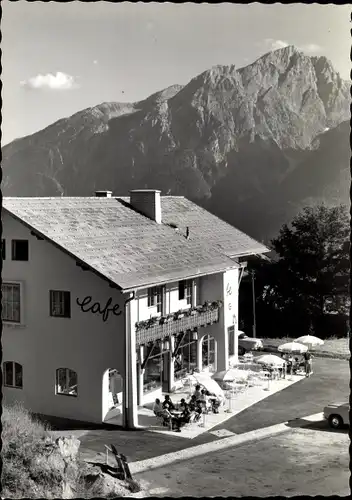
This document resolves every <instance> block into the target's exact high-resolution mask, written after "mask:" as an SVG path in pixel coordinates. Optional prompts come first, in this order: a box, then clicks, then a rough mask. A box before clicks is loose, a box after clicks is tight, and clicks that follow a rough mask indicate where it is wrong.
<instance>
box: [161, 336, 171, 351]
mask: <svg viewBox="0 0 352 500" xmlns="http://www.w3.org/2000/svg"><path fill="white" fill-rule="evenodd" d="M169 349H170V342H169V339H168V338H166V339H164V340H162V341H161V350H162V351H168V350H169Z"/></svg>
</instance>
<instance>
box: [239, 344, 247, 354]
mask: <svg viewBox="0 0 352 500" xmlns="http://www.w3.org/2000/svg"><path fill="white" fill-rule="evenodd" d="M245 352H246V349H245V348H244V347H242V346H239V347H238V354H239V355H240V356H243V354H244V353H245Z"/></svg>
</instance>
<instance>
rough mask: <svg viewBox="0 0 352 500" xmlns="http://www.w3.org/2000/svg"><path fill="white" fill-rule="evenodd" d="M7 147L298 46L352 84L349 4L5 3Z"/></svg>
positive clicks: (4, 123) (4, 128)
mask: <svg viewBox="0 0 352 500" xmlns="http://www.w3.org/2000/svg"><path fill="white" fill-rule="evenodd" d="M1 4H2V9H3V16H2V68H3V73H2V83H3V92H2V98H3V110H2V140H1V142H2V145H4V144H7V143H9V142H11V141H12V140H14V139H16V138H19V137H23V136H25V135H29V134H32V133H34V132H36V131H38V130H41V129H43V128H45V127H46V126H48V125H50V124H51V123H53V122H55V121H57V120H59V119H61V118H65V117H68V116H70V115H72V114H73V113H76V112H77V111H80V110H82V109H84V108H88V107H91V106H95V105H97V104H100V103H102V102H107V101H118V102H134V101H138V100H142V99H145V98H146V97H148V96H149V95H150V94H152V93H154V92H157V91H159V90H162V89H164V88H166V87H168V86H170V85H174V84H181V85H184V84H187V83H188V82H189V81H190V80H191V79H192V78H194V77H195V76H196V75H198V74H199V73H201V72H203V71H205V70H207V69H210V68H211V67H212V66H214V65H217V64H223V65H230V64H235V65H236V66H237V67H243V66H246V65H248V64H250V63H252V62H253V61H255V60H256V59H257V58H258V57H260V56H261V55H263V54H265V53H266V52H268V51H270V50H273V49H276V48H280V47H284V46H285V45H295V46H296V47H297V48H299V49H301V50H302V51H303V52H305V53H306V54H307V55H324V56H326V57H327V58H328V59H330V60H331V61H332V63H333V66H334V67H335V69H336V70H337V71H339V72H340V74H341V76H342V77H343V78H346V79H348V78H350V49H351V39H350V29H351V27H352V24H351V23H350V12H351V8H350V6H348V5H342V6H338V5H318V4H312V5H305V4H299V3H295V4H292V5H282V4H273V5H265V4H259V3H254V4H242V5H241V4H230V3H222V4H213V5H212V4H192V3H183V4H173V3H153V2H152V3H141V2H139V3H130V2H120V3H110V2H95V3H85V2H70V3H65V4H63V3H56V2H48V3H42V2H33V3H32V2H26V1H24V0H21V1H19V2H10V1H8V0H4V1H2V2H1Z"/></svg>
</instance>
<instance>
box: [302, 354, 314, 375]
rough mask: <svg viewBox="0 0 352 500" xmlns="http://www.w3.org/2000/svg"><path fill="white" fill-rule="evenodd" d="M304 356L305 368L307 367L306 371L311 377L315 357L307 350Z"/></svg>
mask: <svg viewBox="0 0 352 500" xmlns="http://www.w3.org/2000/svg"><path fill="white" fill-rule="evenodd" d="M303 358H304V368H305V371H306V377H310V376H311V374H312V373H313V372H312V364H313V363H312V359H313V355H312V354H311V353H310V352H309V351H307V352H305V353H304V354H303Z"/></svg>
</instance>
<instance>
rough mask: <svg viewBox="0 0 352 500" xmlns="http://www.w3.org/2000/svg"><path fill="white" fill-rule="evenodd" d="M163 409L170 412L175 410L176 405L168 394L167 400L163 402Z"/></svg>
mask: <svg viewBox="0 0 352 500" xmlns="http://www.w3.org/2000/svg"><path fill="white" fill-rule="evenodd" d="M163 408H166V409H167V410H169V411H170V410H174V409H175V405H174V404H173V402H172V401H171V398H170V396H169V395H168V394H166V396H165V400H164V402H163Z"/></svg>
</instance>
